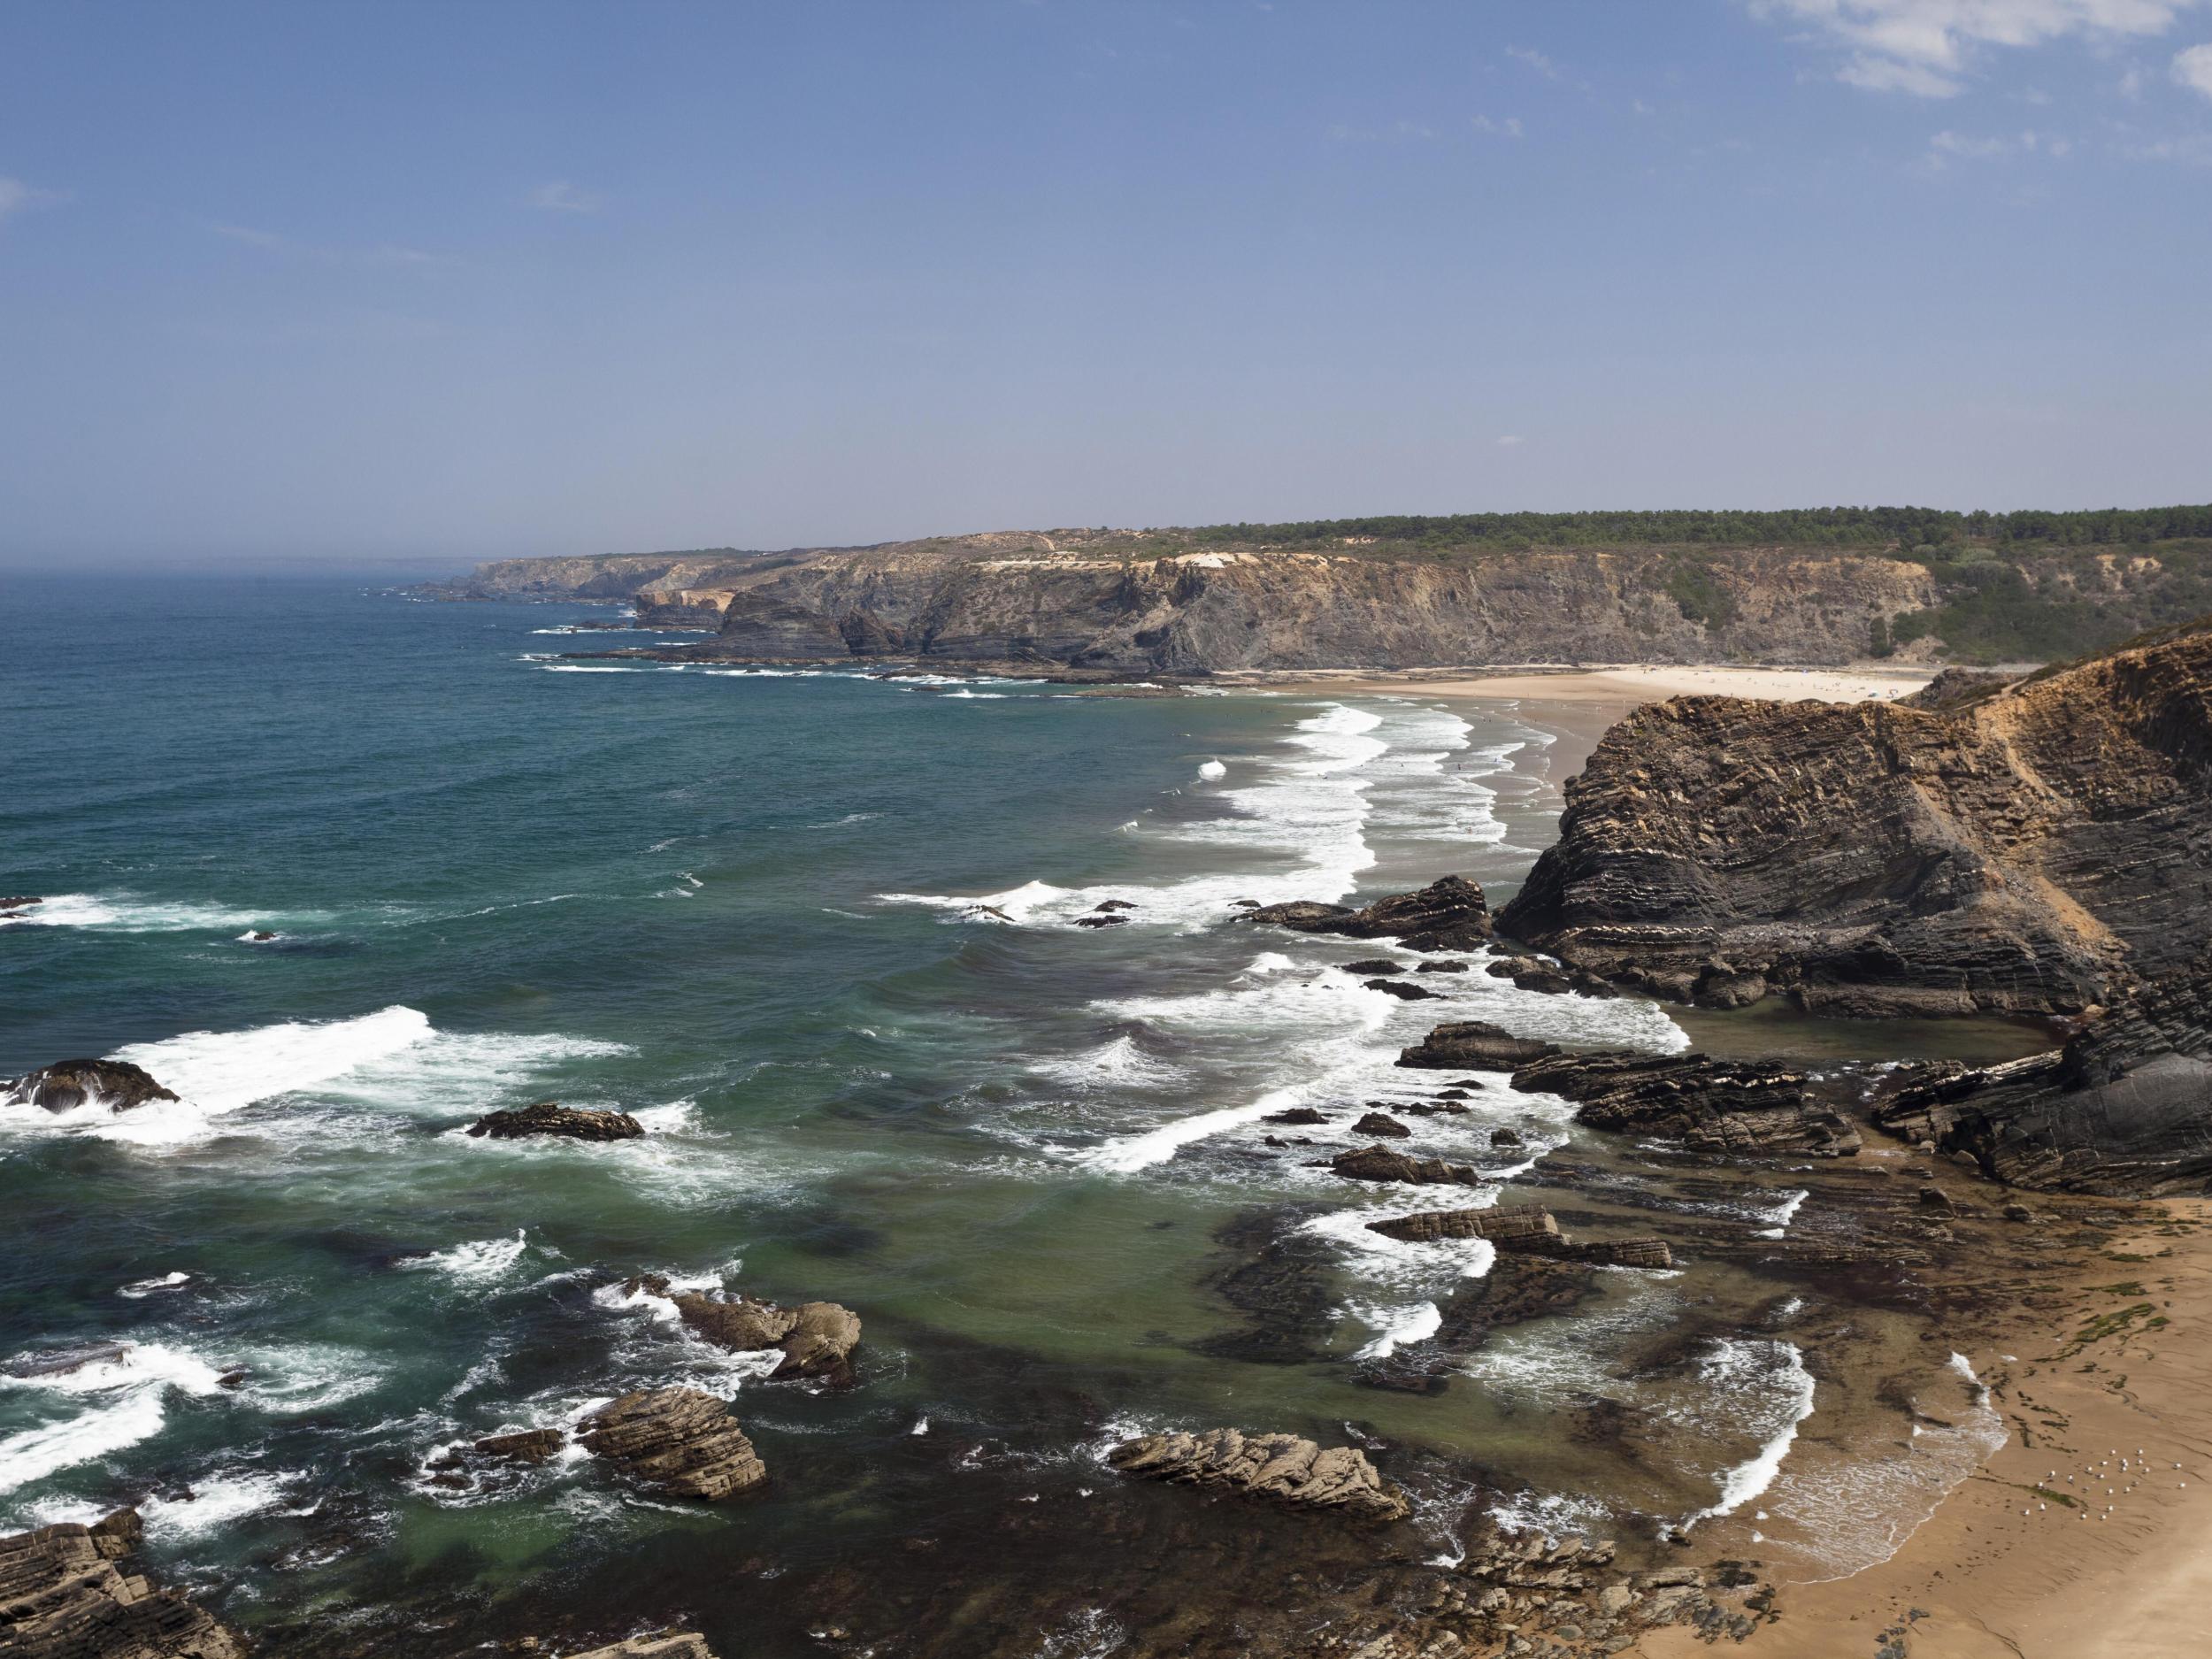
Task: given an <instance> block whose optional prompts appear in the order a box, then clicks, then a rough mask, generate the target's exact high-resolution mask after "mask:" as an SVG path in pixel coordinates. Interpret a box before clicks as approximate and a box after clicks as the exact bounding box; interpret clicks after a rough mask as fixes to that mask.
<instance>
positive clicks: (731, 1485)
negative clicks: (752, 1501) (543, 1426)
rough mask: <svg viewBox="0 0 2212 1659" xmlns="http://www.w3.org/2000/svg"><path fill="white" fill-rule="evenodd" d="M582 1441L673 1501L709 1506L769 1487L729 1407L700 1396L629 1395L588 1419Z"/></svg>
mask: <svg viewBox="0 0 2212 1659" xmlns="http://www.w3.org/2000/svg"><path fill="white" fill-rule="evenodd" d="M577 1439H578V1440H580V1441H581V1442H582V1444H583V1447H584V1448H585V1449H586V1450H587V1451H588V1452H590V1453H591V1454H592V1455H594V1456H596V1457H603V1458H606V1459H607V1460H608V1461H609V1462H611V1463H614V1464H615V1465H617V1466H618V1468H620V1469H621V1470H623V1471H625V1472H626V1473H627V1474H629V1475H630V1476H632V1477H633V1478H634V1479H636V1480H637V1481H638V1482H639V1483H640V1484H641V1485H642V1486H645V1487H647V1488H648V1489H649V1490H650V1491H653V1492H657V1493H661V1494H664V1495H666V1496H669V1497H672V1498H701V1499H704V1500H705V1501H706V1502H710V1503H712V1502H717V1501H718V1500H720V1499H723V1498H726V1497H731V1496H733V1495H734V1494H737V1493H740V1492H743V1491H746V1490H747V1489H749V1488H750V1487H753V1486H758V1485H760V1483H761V1482H762V1481H764V1480H765V1479H768V1468H767V1465H766V1464H764V1463H762V1462H761V1461H760V1458H759V1456H758V1455H757V1454H756V1453H755V1452H754V1450H753V1443H752V1441H750V1440H747V1439H746V1438H745V1432H744V1430H742V1429H741V1428H740V1427H738V1425H737V1419H736V1418H735V1417H732V1416H731V1415H730V1409H729V1407H728V1406H726V1405H725V1404H724V1403H723V1402H721V1401H719V1400H718V1399H716V1398H715V1397H714V1396H713V1395H712V1394H706V1393H703V1392H702V1391H701V1390H699V1389H696V1388H655V1389H640V1390H637V1391H636V1392H634V1393H631V1394H624V1395H623V1396H622V1397H621V1398H620V1399H619V1400H617V1401H615V1402H612V1403H611V1404H610V1405H605V1406H602V1407H601V1408H600V1409H598V1410H596V1411H595V1412H593V1413H592V1415H591V1416H589V1417H586V1418H585V1419H584V1421H583V1425H582V1432H580V1434H579V1435H578V1436H577Z"/></svg>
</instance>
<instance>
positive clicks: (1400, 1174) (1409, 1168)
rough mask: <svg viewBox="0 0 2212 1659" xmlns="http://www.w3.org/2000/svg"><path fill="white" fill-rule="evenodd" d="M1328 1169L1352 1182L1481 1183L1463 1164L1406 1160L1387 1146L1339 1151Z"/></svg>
mask: <svg viewBox="0 0 2212 1659" xmlns="http://www.w3.org/2000/svg"><path fill="white" fill-rule="evenodd" d="M1329 1167H1330V1168H1331V1169H1333V1170H1334V1171H1336V1172H1337V1173H1338V1174H1339V1175H1341V1176H1344V1177H1345V1178H1346V1179H1349V1180H1355V1181H1405V1182H1409V1183H1410V1184H1412V1185H1414V1186H1417V1187H1435V1186H1454V1187H1479V1186H1481V1185H1482V1182H1483V1177H1482V1173H1481V1171H1479V1170H1475V1169H1471V1168H1470V1167H1469V1166H1468V1165H1466V1164H1447V1163H1445V1162H1444V1160H1443V1159H1441V1158H1421V1159H1415V1158H1409V1157H1408V1156H1406V1155H1405V1154H1404V1153H1402V1152H1393V1151H1392V1150H1391V1149H1390V1148H1388V1147H1363V1148H1360V1149H1359V1150H1358V1151H1356V1152H1340V1153H1338V1154H1337V1155H1336V1156H1334V1157H1333V1158H1332V1159H1330V1160H1329Z"/></svg>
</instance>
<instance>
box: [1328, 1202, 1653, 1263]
mask: <svg viewBox="0 0 2212 1659" xmlns="http://www.w3.org/2000/svg"><path fill="white" fill-rule="evenodd" d="M1367 1230H1368V1231H1369V1232H1370V1233H1381V1234H1382V1235H1383V1237H1385V1238H1386V1239H1402V1240H1406V1241H1407V1242H1408V1243H1412V1244H1432V1243H1434V1242H1436V1241H1437V1240H1442V1239H1487V1240H1490V1242H1491V1243H1493V1244H1494V1245H1496V1246H1497V1247H1498V1248H1499V1249H1501V1250H1510V1251H1513V1252H1515V1253H1516V1254H1517V1255H1525V1256H1550V1257H1552V1258H1554V1259H1555V1260H1559V1261H1567V1262H1588V1263H1595V1264H1598V1265H1603V1266H1612V1267H1671V1266H1673V1265H1674V1255H1673V1252H1672V1251H1671V1250H1670V1249H1669V1248H1667V1244H1666V1241H1665V1240H1663V1239H1616V1240H1604V1241H1595V1242H1589V1243H1578V1242H1576V1241H1575V1240H1572V1239H1571V1238H1569V1237H1568V1236H1567V1235H1566V1234H1565V1233H1562V1232H1561V1231H1560V1230H1559V1223H1558V1221H1557V1219H1556V1218H1555V1217H1554V1216H1553V1215H1552V1213H1551V1211H1550V1210H1545V1209H1543V1208H1541V1207H1540V1206H1538V1205H1535V1204H1515V1205H1512V1206H1509V1207H1508V1208H1506V1209H1502V1210H1421V1211H1419V1212H1417V1213H1416V1214H1414V1215H1410V1216H1391V1217H1386V1219H1384V1220H1381V1221H1371V1222H1369V1223H1368V1224H1367Z"/></svg>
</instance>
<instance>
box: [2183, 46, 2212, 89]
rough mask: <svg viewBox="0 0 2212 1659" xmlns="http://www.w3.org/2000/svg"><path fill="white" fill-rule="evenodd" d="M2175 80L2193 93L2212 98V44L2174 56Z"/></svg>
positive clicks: (2193, 48)
mask: <svg viewBox="0 0 2212 1659" xmlns="http://www.w3.org/2000/svg"><path fill="white" fill-rule="evenodd" d="M2174 79H2175V80H2176V81H2179V82H2181V84H2182V85H2183V86H2185V87H2187V88H2189V89H2190V90H2191V91H2192V92H2201V93H2202V94H2204V96H2206V97H2208V98H2212V42H2206V43H2205V44H2204V45H2202V46H2192V47H2191V48H2190V49H2189V50H2187V51H2185V52H2176V53H2175V54H2174Z"/></svg>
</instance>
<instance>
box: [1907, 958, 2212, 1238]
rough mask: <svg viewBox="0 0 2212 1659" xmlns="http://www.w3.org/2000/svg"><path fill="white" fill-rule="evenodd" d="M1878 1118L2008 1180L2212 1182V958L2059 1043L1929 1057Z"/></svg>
mask: <svg viewBox="0 0 2212 1659" xmlns="http://www.w3.org/2000/svg"><path fill="white" fill-rule="evenodd" d="M1875 1121H1876V1123H1878V1125H1881V1126H1882V1127H1883V1128H1884V1129H1886V1130H1887V1131H1889V1132H1890V1133H1892V1134H1896V1135H1901V1136H1903V1137H1904V1138H1906V1139H1908V1140H1913V1141H1929V1142H1931V1143H1932V1145H1933V1146H1934V1148H1936V1149H1937V1150H1939V1151H1940V1152H1942V1153H1944V1154H1947V1155H1956V1154H1965V1155H1966V1156H1968V1157H1970V1159H1971V1160H1972V1161H1973V1163H1974V1164H1976V1165H1977V1166H1978V1168H1979V1169H1980V1170H1981V1171H1982V1172H1983V1173H1984V1174H1985V1175H1987V1176H1989V1177H1990V1178H1991V1179H1994V1180H2000V1181H2003V1182H2005V1183H2007V1184H2008V1185H2009V1186H2013V1187H2037V1188H2041V1189H2044V1190H2048V1191H2065V1192H2084V1193H2112V1194H2139V1195H2150V1196H2155V1195H2158V1194H2185V1193H2200V1192H2206V1191H2212V956H2208V957H2205V958H2203V959H2200V960H2199V961H2198V962H2196V963H2194V964H2192V965H2191V966H2190V967H2189V968H2187V969H2186V970H2185V971H2183V972H2178V973H2176V974H2174V975H2172V976H2170V978H2168V979H2164V980H2162V981H2161V982H2159V983H2157V984H2154V985H2151V986H2147V987H2144V988H2143V989H2142V990H2140V991H2139V992H2136V993H2133V994H2131V995H2127V996H2125V997H2124V998H2122V999H2121V1000H2120V1001H2119V1002H2116V1003H2115V1004H2114V1005H2113V1006H2112V1007H2111V1008H2110V1009H2109V1010H2106V1011H2105V1012H2103V1013H2102V1014H2101V1016H2100V1017H2098V1018H2093V1019H2092V1020H2091V1021H2090V1022H2089V1023H2088V1024H2087V1025H2085V1026H2084V1027H2083V1028H2082V1029H2081V1030H2080V1031H2078V1032H2077V1033H2075V1034H2074V1035H2073V1036H2072V1037H2071V1038H2070V1039H2069V1040H2068V1041H2067V1043H2066V1045H2065V1047H2064V1048H2059V1049H2056V1050H2054V1051H2051V1052H2048V1053H2045V1054H2034V1055H2030V1056H2027V1057H2026V1058H2024V1059H2020V1060H2012V1061H2008V1062H2006V1063H2004V1064H2000V1065H1991V1066H1963V1065H1960V1064H1956V1063H1955V1062H1945V1063H1939V1064H1932V1065H1924V1066H1921V1067H1919V1068H1917V1069H1916V1070H1915V1071H1911V1072H1909V1073H1907V1074H1906V1080H1905V1082H1904V1086H1903V1087H1901V1088H1900V1089H1899V1090H1898V1092H1897V1093H1896V1094H1894V1095H1893V1097H1892V1098H1891V1099H1889V1100H1888V1101H1886V1102H1882V1103H1881V1104H1879V1105H1878V1107H1877V1108H1876V1110H1875Z"/></svg>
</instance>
